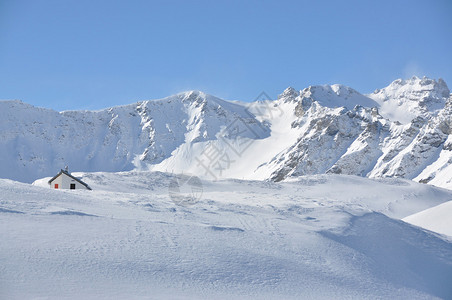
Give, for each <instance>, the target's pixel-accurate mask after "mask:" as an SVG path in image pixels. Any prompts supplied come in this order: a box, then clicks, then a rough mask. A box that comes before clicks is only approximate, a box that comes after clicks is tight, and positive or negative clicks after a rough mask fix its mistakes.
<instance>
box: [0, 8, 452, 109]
mask: <svg viewBox="0 0 452 300" xmlns="http://www.w3.org/2000/svg"><path fill="white" fill-rule="evenodd" d="M451 16H452V1H450V0H431V1H425V0H423V1H418V0H411V1H398V0H391V1H386V0H381V1H363V0H361V1H346V0H344V1H243V0H242V1H133V0H130V1H113V0H109V1H103V0H96V1H93V0H90V1H86V0H76V1H75V0H74V1H71V0H30V1H22V0H0V99H21V100H22V101H24V102H27V103H31V104H33V105H37V106H43V107H48V108H53V109H56V110H68V109H100V108H104V107H109V106H113V105H120V104H128V103H132V102H135V101H139V100H145V99H155V98H161V97H165V96H169V95H171V94H174V93H177V92H180V91H185V90H192V89H199V90H202V91H205V92H207V93H210V94H213V95H216V96H219V97H221V98H225V99H239V100H244V101H252V100H253V99H254V98H256V97H257V96H258V95H259V94H260V92H261V91H266V92H267V94H269V95H270V96H271V97H274V98H275V97H276V96H277V95H278V94H279V93H281V92H282V91H283V90H284V89H285V88H286V87H288V86H293V87H294V88H296V89H302V88H305V87H307V86H309V85H314V84H333V83H341V84H345V85H348V86H351V87H353V88H355V89H356V90H358V91H360V92H362V93H369V92H372V91H373V90H374V89H376V88H381V87H384V86H386V85H387V84H389V83H390V82H391V81H393V80H394V79H397V78H408V77H411V76H412V75H418V76H423V75H426V76H429V77H433V78H438V77H441V78H443V79H444V80H446V82H447V83H448V84H449V86H450V87H452V54H451V53H452V17H451Z"/></svg>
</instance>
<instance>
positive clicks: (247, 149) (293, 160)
mask: <svg viewBox="0 0 452 300" xmlns="http://www.w3.org/2000/svg"><path fill="white" fill-rule="evenodd" d="M451 116H452V97H451V95H450V91H449V89H448V87H447V85H446V83H445V82H444V81H443V80H441V79H439V80H433V79H429V78H425V77H424V78H417V77H413V78H411V79H408V80H400V79H399V80H396V81H394V82H393V83H391V84H390V85H389V86H388V87H386V88H383V89H380V90H376V91H375V92H374V93H373V94H370V95H362V94H360V93H359V92H357V91H355V90H353V89H351V88H349V87H346V86H342V85H337V84H335V85H331V86H328V85H326V86H311V87H308V88H305V89H303V90H301V91H297V90H295V89H293V88H288V89H286V90H285V91H284V92H283V93H282V94H281V95H280V96H279V97H278V99H276V100H265V101H258V102H253V103H247V102H239V101H225V100H221V99H218V98H216V97H214V96H211V95H207V94H204V93H202V92H198V91H191V92H185V93H181V94H178V95H174V96H171V97H168V98H164V99H160V100H152V101H143V102H138V103H135V104H130V105H126V106H119V107H113V108H109V109H105V110H101V111H65V112H56V111H53V110H49V109H42V108H37V107H33V106H31V105H28V104H25V103H22V102H20V101H2V102H0V165H1V166H2V168H1V169H0V177H3V178H10V179H14V180H19V181H25V182H32V181H34V180H35V179H37V178H40V177H46V176H51V175H54V173H55V172H56V171H58V170H59V169H60V168H62V167H64V166H65V165H68V166H69V167H70V169H71V170H73V171H127V170H133V169H140V170H143V169H144V170H154V171H165V172H175V173H194V174H197V175H199V176H205V177H209V178H211V179H219V178H226V177H230V178H240V179H242V178H244V179H271V180H274V181H280V180H283V179H285V178H288V177H291V176H299V175H306V174H319V173H335V174H353V175H360V176H367V177H401V178H408V179H414V180H415V181H419V182H423V183H431V184H434V185H438V186H442V187H446V188H452V117H451Z"/></svg>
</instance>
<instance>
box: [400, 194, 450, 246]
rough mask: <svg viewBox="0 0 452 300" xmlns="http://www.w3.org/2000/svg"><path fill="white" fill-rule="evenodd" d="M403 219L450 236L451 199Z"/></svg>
mask: <svg viewBox="0 0 452 300" xmlns="http://www.w3.org/2000/svg"><path fill="white" fill-rule="evenodd" d="M403 220H404V221H405V222H408V223H410V224H413V225H416V226H419V227H422V228H425V229H428V230H431V231H434V232H437V233H440V234H445V235H448V236H450V237H451V238H452V201H449V202H446V203H442V204H440V205H438V206H435V207H432V208H428V209H426V210H424V211H421V212H418V213H415V214H414V215H411V216H408V217H406V218H404V219H403Z"/></svg>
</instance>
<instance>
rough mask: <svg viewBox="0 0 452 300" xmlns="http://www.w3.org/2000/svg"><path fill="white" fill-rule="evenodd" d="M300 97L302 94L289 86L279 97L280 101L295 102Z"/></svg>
mask: <svg viewBox="0 0 452 300" xmlns="http://www.w3.org/2000/svg"><path fill="white" fill-rule="evenodd" d="M299 95H300V93H299V92H298V91H297V90H295V89H294V88H293V87H291V86H289V87H288V88H287V89H285V90H284V92H282V94H280V95H278V99H286V100H293V99H295V98H297V97H298V96H299ZM285 102H286V101H285Z"/></svg>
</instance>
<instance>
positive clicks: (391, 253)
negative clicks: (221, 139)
mask: <svg viewBox="0 0 452 300" xmlns="http://www.w3.org/2000/svg"><path fill="white" fill-rule="evenodd" d="M80 175H83V180H84V181H85V182H87V183H88V184H89V185H90V186H91V187H92V188H93V191H62V190H51V189H49V188H48V187H47V186H46V184H45V180H41V181H39V182H36V183H35V186H31V185H28V184H22V183H18V182H14V181H10V180H3V179H2V180H0V238H1V241H2V242H1V243H0V262H1V263H0V298H1V299H33V298H39V297H43V298H45V299H65V298H77V299H111V298H121V299H136V298H140V299H148V298H149V299H193V298H195V299H198V298H200V299H248V298H254V299H269V298H270V299H310V298H316V299H318V298H323V299H347V298H353V299H375V298H386V299H387V298H404V299H425V298H435V297H439V298H444V299H448V298H449V299H450V298H451V297H452V287H451V285H450V282H451V279H452V237H448V236H446V235H439V234H436V233H433V232H429V231H426V230H424V229H421V228H419V227H415V226H413V225H410V224H408V223H405V222H403V221H401V220H400V219H401V218H405V217H407V216H409V215H412V214H414V213H417V212H420V211H422V210H425V209H428V208H430V207H434V206H436V205H439V204H441V203H444V202H447V201H451V200H452V191H448V190H443V189H438V188H434V187H432V186H427V185H422V184H418V183H415V182H413V181H408V180H401V179H387V180H386V179H385V180H371V179H366V178H361V177H354V176H340V175H318V176H310V177H301V178H298V179H292V180H291V181H289V182H282V183H272V182H265V181H240V180H225V181H217V182H209V181H203V182H202V184H203V191H202V194H200V193H198V194H197V195H201V196H200V198H199V199H197V202H195V203H194V204H192V205H185V206H180V205H176V204H175V203H174V202H173V201H172V200H171V199H170V197H169V195H168V187H169V185H170V182H171V180H172V176H171V175H170V174H165V173H157V172H156V173H140V172H126V173H86V174H80ZM40 185H42V186H40ZM184 191H185V190H184V189H183V187H181V192H182V193H183V192H184Z"/></svg>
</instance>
